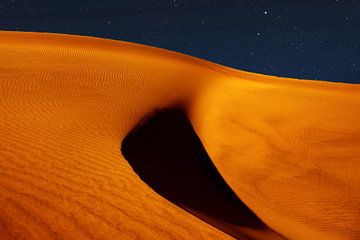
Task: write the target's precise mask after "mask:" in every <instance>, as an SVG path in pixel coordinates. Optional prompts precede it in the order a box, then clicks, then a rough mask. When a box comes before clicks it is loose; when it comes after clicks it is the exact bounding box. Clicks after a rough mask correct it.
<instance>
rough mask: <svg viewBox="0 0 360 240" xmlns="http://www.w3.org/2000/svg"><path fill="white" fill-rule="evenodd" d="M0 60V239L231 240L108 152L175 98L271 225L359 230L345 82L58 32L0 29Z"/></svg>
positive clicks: (322, 235)
mask: <svg viewBox="0 0 360 240" xmlns="http://www.w3.org/2000/svg"><path fill="white" fill-rule="evenodd" d="M0 59H1V65H0V110H1V111H0V189H1V192H0V234H1V238H2V239H16V238H20V239H230V238H231V236H230V235H228V234H227V233H225V232H224V231H222V230H224V229H217V228H216V227H214V226H212V225H210V224H208V223H207V222H205V221H203V219H200V218H197V217H195V216H193V215H192V214H190V213H189V212H188V211H185V210H183V209H182V208H180V207H179V206H177V205H175V204H172V203H171V202H170V201H168V200H167V199H165V198H163V197H161V196H160V195H159V194H158V193H156V192H155V191H154V190H153V189H152V188H150V187H149V186H148V185H147V184H145V183H144V182H143V181H142V180H141V179H140V177H139V176H138V175H137V174H136V173H135V172H134V170H133V169H132V167H131V166H130V165H129V163H128V162H127V161H126V159H125V158H124V156H123V155H122V153H121V151H120V145H121V143H122V141H123V139H124V138H125V137H126V136H127V135H128V133H129V132H130V131H131V130H132V129H133V128H134V127H135V126H136V125H137V124H138V122H139V121H141V119H143V118H144V116H146V115H148V114H150V113H152V112H153V111H154V110H156V109H163V108H171V107H174V106H177V107H178V106H180V107H181V108H182V109H184V112H185V113H186V114H187V116H188V117H189V119H190V121H191V124H192V125H193V126H194V129H195V131H196V133H197V134H198V136H199V137H200V140H201V142H202V143H203V144H204V147H205V149H206V151H207V153H208V154H209V156H210V158H211V160H212V162H213V164H214V166H215V167H216V168H217V170H218V172H219V173H220V174H221V176H222V178H223V179H224V180H225V181H226V183H227V184H228V185H229V186H230V188H231V189H232V190H233V191H234V193H235V194H236V195H237V197H238V198H239V199H241V200H242V201H243V202H244V203H245V204H246V205H247V206H248V207H249V208H250V209H251V210H252V211H253V212H254V213H255V214H256V215H257V216H258V217H259V219H261V221H262V222H263V223H265V224H266V225H267V226H269V227H270V228H271V229H273V230H274V231H276V232H278V233H279V234H281V235H283V236H284V237H285V238H289V239H356V237H357V236H358V235H359V234H360V232H359V229H360V226H359V225H360V224H359V221H358V219H359V217H360V206H359V199H360V189H359V187H358V186H359V181H360V179H359V170H360V163H359V160H360V159H359V156H360V121H359V120H360V113H359V110H358V109H360V88H359V86H357V85H350V84H340V83H327V82H316V81H296V80H292V79H283V78H277V77H269V76H263V75H258V74H252V73H246V72H241V71H237V70H233V69H230V68H226V67H223V66H219V65H216V64H213V63H209V62H206V61H202V60H199V59H196V58H192V57H188V56H185V55H182V54H177V53H174V52H170V51H165V50H161V49H157V48H152V47H146V46H142V45H138V44H131V43H125V42H119V41H112V40H104V39H98V38H90V37H80V36H68V35H61V34H44V33H41V34H40V33H18V32H0ZM190 212H191V211H190ZM213 225H215V224H213ZM267 231H268V230H267ZM259 232H260V233H261V230H259ZM228 233H229V232H228ZM255 235H256V234H255ZM255 235H254V236H252V237H254V238H256V236H259V239H260V238H263V236H266V234H265V235H264V234H262V233H261V234H260V235H256V236H255ZM269 236H270V235H269ZM272 236H273V235H272ZM269 238H270V239H271V237H269Z"/></svg>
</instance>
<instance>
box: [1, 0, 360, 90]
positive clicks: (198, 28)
mask: <svg viewBox="0 0 360 240" xmlns="http://www.w3.org/2000/svg"><path fill="white" fill-rule="evenodd" d="M0 29H2V30H21V31H40V32H58V33H71V34H80V35H91V36H98V37H105V38H112V39H119V40H125V41H130V42H137V43H143V44H147V45H152V46H157V47H161V48H166V49H171V50H175V51H178V52H182V53H186V54H189V55H192V56H196V57H200V58H204V59H207V60H210V61H213V62H217V63H220V64H223V65H226V66H230V67H234V68H238V69H242V70H247V71H251V72H258V73H265V74H271V75H277V76H286V77H295V78H305V79H319V80H329V81H336V82H349V83H360V0H311V1H310V0H301V1H300V0H282V1H280V0H278V1H261V0H251V1H250V0H247V1H242V0H237V1H236V0H232V1H231V0H189V1H186V0H167V1H166V0H72V1H61V0H58V1H53V0H47V1H46V0H28V1H26V0H0ZM0 41H1V39H0Z"/></svg>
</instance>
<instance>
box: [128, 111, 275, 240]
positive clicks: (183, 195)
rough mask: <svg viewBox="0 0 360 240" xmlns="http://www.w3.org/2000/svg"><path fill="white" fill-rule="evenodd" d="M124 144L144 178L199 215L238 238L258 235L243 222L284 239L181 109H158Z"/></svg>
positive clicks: (159, 191)
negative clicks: (245, 198) (223, 171)
mask: <svg viewBox="0 0 360 240" xmlns="http://www.w3.org/2000/svg"><path fill="white" fill-rule="evenodd" d="M121 150H122V153H123V155H124V156H125V158H126V159H127V161H128V162H129V163H130V165H131V166H132V168H133V169H134V171H135V172H136V173H137V174H138V175H139V176H140V178H141V179H142V180H143V181H144V182H145V183H146V184H148V185H149V186H150V187H151V188H152V189H154V190H155V191H156V192H157V193H158V194H160V195H161V196H163V197H164V198H166V199H168V200H169V201H171V202H172V203H174V204H176V205H178V206H180V207H182V208H183V209H185V210H187V211H189V212H190V213H192V214H193V215H195V216H197V217H198V218H200V219H202V220H204V221H206V222H208V223H209V224H211V225H213V226H215V227H217V228H218V229H220V230H222V231H224V232H226V233H228V234H229V235H232V236H234V237H236V238H238V239H257V237H256V238H255V237H254V235H253V234H249V233H248V231H243V230H244V228H245V229H252V230H255V232H256V231H257V230H258V231H259V232H260V233H261V234H260V235H263V233H264V232H265V233H266V234H265V235H266V236H268V234H269V233H270V235H269V237H270V236H272V237H273V238H269V239H281V237H280V236H279V235H277V234H276V233H274V232H272V231H271V230H270V229H269V228H268V227H267V226H266V225H265V224H264V223H263V222H262V221H261V220H260V219H259V218H258V217H257V216H256V215H255V214H254V213H253V212H252V211H251V210H250V209H249V208H248V207H247V206H246V205H245V204H244V203H242V202H241V200H240V199H239V198H238V197H237V195H236V194H235V193H234V192H233V191H232V190H231V188H230V187H229V186H228V185H227V184H226V182H225V181H224V179H223V178H222V176H221V175H220V173H219V172H218V171H217V169H216V167H215V166H214V165H213V163H212V161H211V160H210V158H209V156H208V155H207V153H206V151H205V149H204V147H203V146H202V143H201V141H200V139H199V138H198V136H197V135H196V133H195V131H194V130H193V128H192V125H191V123H190V121H189V120H188V118H187V117H186V115H185V114H184V113H183V112H182V111H181V110H179V109H168V110H162V111H158V112H156V113H154V114H153V115H152V116H150V117H149V118H147V119H146V120H144V121H142V123H140V124H139V125H138V126H137V127H136V128H134V129H133V130H132V131H131V132H130V133H129V134H128V136H127V137H126V138H125V139H124V141H123V143H122V149H121ZM265 235H264V236H265ZM264 236H263V237H264ZM263 237H261V238H260V239H264V238H263ZM274 237H275V238H274ZM265 238H267V237H265Z"/></svg>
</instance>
